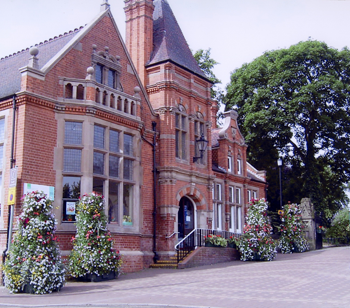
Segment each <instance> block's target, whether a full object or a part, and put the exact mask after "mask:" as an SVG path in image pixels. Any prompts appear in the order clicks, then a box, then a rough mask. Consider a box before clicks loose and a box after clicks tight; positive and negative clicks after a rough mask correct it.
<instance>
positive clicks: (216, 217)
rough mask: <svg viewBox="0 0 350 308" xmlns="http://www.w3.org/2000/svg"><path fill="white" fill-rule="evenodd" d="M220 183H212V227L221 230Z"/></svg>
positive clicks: (221, 205)
mask: <svg viewBox="0 0 350 308" xmlns="http://www.w3.org/2000/svg"><path fill="white" fill-rule="evenodd" d="M222 199H223V198H222V184H221V183H214V191H213V223H212V229H216V230H222V209H223V204H222Z"/></svg>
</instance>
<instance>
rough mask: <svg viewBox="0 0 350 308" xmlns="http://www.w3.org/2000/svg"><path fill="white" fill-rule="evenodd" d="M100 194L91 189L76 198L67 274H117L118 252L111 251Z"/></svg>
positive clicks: (84, 277)
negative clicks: (73, 233)
mask: <svg viewBox="0 0 350 308" xmlns="http://www.w3.org/2000/svg"><path fill="white" fill-rule="evenodd" d="M103 207H104V200H103V197H102V196H101V195H99V194H97V193H95V192H93V193H91V194H87V195H84V196H83V197H81V198H80V201H79V204H78V206H77V213H76V227H77V234H76V237H75V238H73V239H72V241H73V244H74V246H73V251H72V253H71V255H70V257H69V270H70V275H71V276H72V277H74V278H80V279H82V280H86V281H99V280H102V279H113V278H116V277H117V276H118V274H119V269H120V266H121V259H120V255H119V254H118V253H117V252H115V251H114V250H113V249H112V247H113V241H112V237H111V233H110V232H109V231H108V230H107V218H106V215H105V213H104V210H103Z"/></svg>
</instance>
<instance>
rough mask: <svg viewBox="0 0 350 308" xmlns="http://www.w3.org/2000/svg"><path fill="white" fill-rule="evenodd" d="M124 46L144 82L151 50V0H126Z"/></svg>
mask: <svg viewBox="0 0 350 308" xmlns="http://www.w3.org/2000/svg"><path fill="white" fill-rule="evenodd" d="M124 10H125V14H126V46H127V48H128V50H129V53H130V55H131V58H132V59H133V61H134V64H135V66H136V70H137V72H138V73H139V76H140V78H141V81H142V82H143V84H146V81H147V80H146V74H145V64H146V63H147V62H148V60H149V59H150V56H151V52H152V50H153V11H154V5H153V1H152V0H126V1H125V8H124Z"/></svg>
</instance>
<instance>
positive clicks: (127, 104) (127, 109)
mask: <svg viewBox="0 0 350 308" xmlns="http://www.w3.org/2000/svg"><path fill="white" fill-rule="evenodd" d="M124 112H125V113H129V102H128V100H127V99H125V100H124Z"/></svg>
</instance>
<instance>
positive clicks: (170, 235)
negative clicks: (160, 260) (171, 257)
mask: <svg viewBox="0 0 350 308" xmlns="http://www.w3.org/2000/svg"><path fill="white" fill-rule="evenodd" d="M178 233H180V232H173V233H172V234H171V235H169V236H166V237H165V238H171V237H173V236H174V235H175V234H178Z"/></svg>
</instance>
